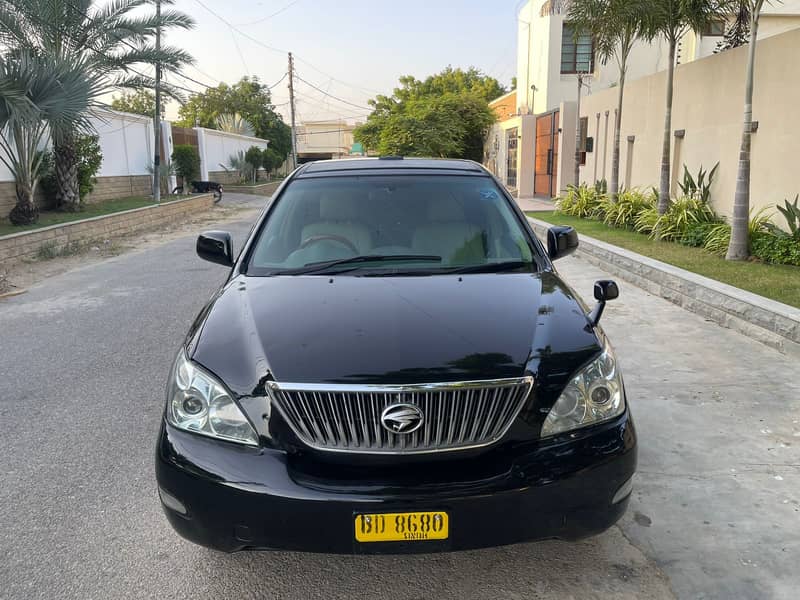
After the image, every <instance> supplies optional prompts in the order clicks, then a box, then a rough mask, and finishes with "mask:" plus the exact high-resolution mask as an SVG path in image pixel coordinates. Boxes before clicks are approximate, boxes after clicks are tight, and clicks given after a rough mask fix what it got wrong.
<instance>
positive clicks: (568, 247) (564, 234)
mask: <svg viewBox="0 0 800 600" xmlns="http://www.w3.org/2000/svg"><path fill="white" fill-rule="evenodd" d="M577 247H578V232H576V231H575V230H574V229H573V228H572V227H566V226H561V225H559V226H556V227H551V228H550V229H548V230H547V254H548V255H549V256H550V260H557V259H559V258H563V257H565V256H567V255H569V254H572V253H573V252H575V249H576V248H577Z"/></svg>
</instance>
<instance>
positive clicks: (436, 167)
mask: <svg viewBox="0 0 800 600" xmlns="http://www.w3.org/2000/svg"><path fill="white" fill-rule="evenodd" d="M381 170H382V171H398V170H402V171H412V170H415V171H460V172H462V173H473V174H478V173H481V174H482V173H484V170H483V167H481V166H480V165H479V164H478V163H475V162H473V161H471V160H457V159H447V158H403V157H402V156H382V157H380V158H343V159H339V160H321V161H317V162H312V163H307V166H305V167H304V168H303V169H302V170H301V171H300V172H299V173H298V174H297V176H298V177H302V176H304V175H321V174H333V173H336V172H343V171H381Z"/></svg>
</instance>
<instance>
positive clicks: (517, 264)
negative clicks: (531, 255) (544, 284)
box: [443, 260, 533, 273]
mask: <svg viewBox="0 0 800 600" xmlns="http://www.w3.org/2000/svg"><path fill="white" fill-rule="evenodd" d="M532 266H533V263H529V262H524V261H521V260H509V261H505V262H496V263H486V264H483V265H469V266H466V267H455V268H453V269H444V270H443V271H444V272H445V273H500V272H503V271H514V270H516V269H522V268H523V267H529V268H530V267H532Z"/></svg>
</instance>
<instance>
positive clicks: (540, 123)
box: [533, 110, 559, 198]
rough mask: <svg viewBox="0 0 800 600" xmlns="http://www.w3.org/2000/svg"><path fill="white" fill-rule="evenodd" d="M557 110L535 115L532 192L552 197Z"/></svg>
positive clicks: (556, 140)
mask: <svg viewBox="0 0 800 600" xmlns="http://www.w3.org/2000/svg"><path fill="white" fill-rule="evenodd" d="M558 125H559V111H557V110H554V111H552V112H549V113H547V114H544V115H541V116H539V117H536V161H535V166H534V179H533V193H534V194H536V195H537V196H547V197H548V198H552V197H553V196H555V195H556V189H555V187H556V173H558Z"/></svg>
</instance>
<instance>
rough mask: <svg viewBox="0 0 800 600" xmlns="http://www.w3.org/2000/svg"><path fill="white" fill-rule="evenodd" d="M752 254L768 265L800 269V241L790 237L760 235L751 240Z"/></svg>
mask: <svg viewBox="0 0 800 600" xmlns="http://www.w3.org/2000/svg"><path fill="white" fill-rule="evenodd" d="M750 252H751V253H752V254H753V256H755V257H756V258H759V259H761V260H763V261H764V262H766V263H772V264H778V265H794V266H796V267H800V241H798V240H795V239H794V238H792V237H790V236H788V235H775V234H774V233H758V234H756V235H754V236H753V237H752V239H751V240H750Z"/></svg>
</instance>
